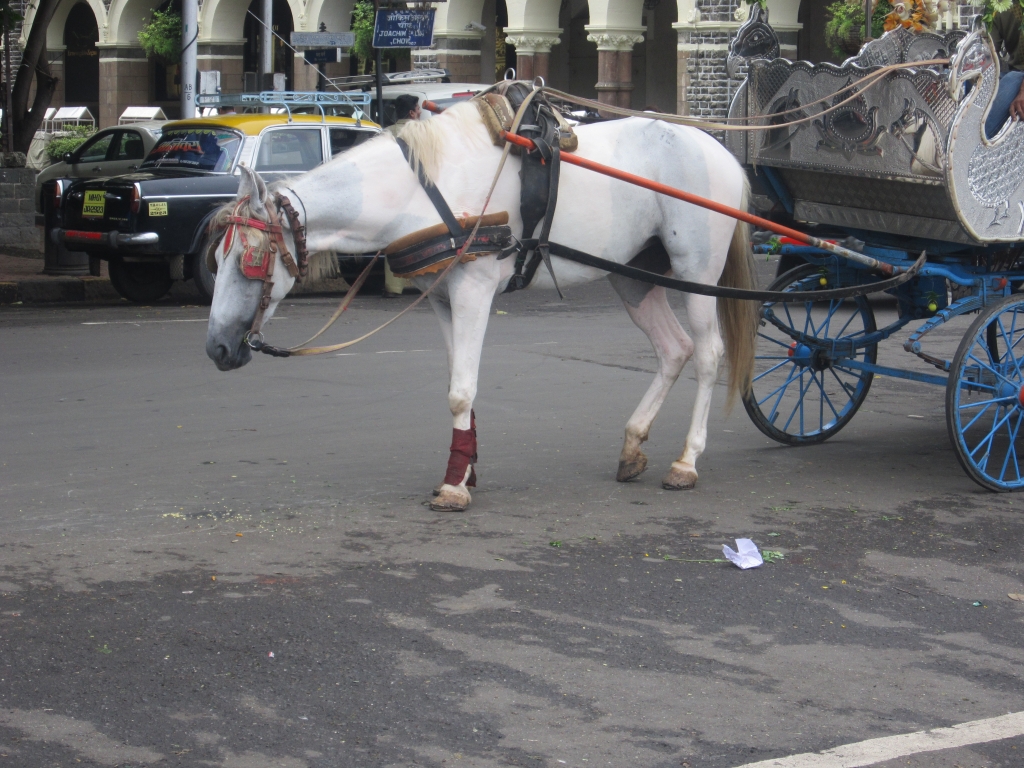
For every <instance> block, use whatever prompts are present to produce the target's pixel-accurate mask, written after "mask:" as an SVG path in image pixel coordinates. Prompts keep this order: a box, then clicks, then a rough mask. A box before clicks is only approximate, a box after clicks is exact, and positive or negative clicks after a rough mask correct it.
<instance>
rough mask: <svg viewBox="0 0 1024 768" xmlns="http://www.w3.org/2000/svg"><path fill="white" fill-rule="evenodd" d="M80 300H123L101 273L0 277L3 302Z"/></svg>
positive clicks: (49, 302) (54, 302) (44, 302)
mask: <svg viewBox="0 0 1024 768" xmlns="http://www.w3.org/2000/svg"><path fill="white" fill-rule="evenodd" d="M81 301H115V302H117V301H121V297H120V296H119V295H118V294H117V291H115V290H114V287H113V286H112V285H111V284H110V281H109V280H107V279H106V278H102V277H51V278H46V279H36V280H31V279H30V280H2V281H0V304H18V303H21V304H66V303H73V302H81Z"/></svg>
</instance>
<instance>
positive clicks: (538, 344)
mask: <svg viewBox="0 0 1024 768" xmlns="http://www.w3.org/2000/svg"><path fill="white" fill-rule="evenodd" d="M275 319H276V318H275ZM153 322H159V321H153ZM182 322H186V321H182ZM94 325H100V323H94ZM557 343H558V342H557V341H535V342H532V343H531V344H528V345H526V346H531V347H544V346H548V345H550V344H557ZM520 346H523V345H522V344H486V345H484V348H485V349H495V348H497V347H520ZM440 351H441V350H439V349H382V350H381V351H379V352H338V353H336V354H335V355H334V356H335V357H352V356H353V355H370V354H373V355H400V354H408V353H410V352H440Z"/></svg>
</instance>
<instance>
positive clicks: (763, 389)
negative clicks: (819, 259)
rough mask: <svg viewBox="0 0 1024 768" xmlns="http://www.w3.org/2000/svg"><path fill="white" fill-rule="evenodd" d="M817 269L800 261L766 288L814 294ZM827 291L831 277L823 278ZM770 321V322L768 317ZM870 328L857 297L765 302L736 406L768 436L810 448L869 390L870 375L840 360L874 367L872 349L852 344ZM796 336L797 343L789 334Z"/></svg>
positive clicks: (863, 301) (869, 316)
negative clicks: (847, 346) (747, 384)
mask: <svg viewBox="0 0 1024 768" xmlns="http://www.w3.org/2000/svg"><path fill="white" fill-rule="evenodd" d="M822 277H823V274H822V271H821V268H819V267H816V266H814V265H813V264H803V265H801V266H799V267H796V268H795V269H792V270H790V271H789V272H787V273H785V274H784V275H781V276H779V277H778V278H777V279H776V280H775V282H773V283H772V284H771V286H770V287H769V290H772V291H814V290H819V289H822V288H823V286H822V285H821V278H822ZM825 277H826V278H827V279H826V280H825V282H826V283H827V287H828V288H835V287H836V286H837V282H836V280H835V279H834V275H825ZM770 318H774V322H773V320H772V319H770ZM874 331H875V315H874V312H873V311H872V309H871V304H870V303H869V302H868V300H867V298H866V297H864V296H858V297H856V298H853V299H844V300H833V301H804V302H794V303H787V304H783V303H777V302H770V303H767V304H765V305H764V306H763V307H762V319H761V322H760V325H759V326H758V331H757V351H756V352H755V360H754V377H753V382H752V385H751V389H750V391H749V392H748V393H747V395H746V396H745V397H744V398H743V407H744V408H745V409H746V411H747V415H748V416H750V419H751V421H753V422H754V424H755V426H757V428H758V429H759V430H761V431H762V432H763V433H764V434H766V435H767V436H768V437H770V438H772V439H773V440H777V441H778V442H780V443H786V444H787V445H813V444H816V443H821V442H824V441H825V440H827V439H828V438H830V437H832V435H834V434H836V433H837V432H838V431H839V430H841V429H842V428H843V427H844V426H846V425H847V424H848V423H849V421H850V419H852V418H853V415H854V414H855V413H856V412H857V409H858V408H860V405H861V403H863V402H864V399H865V398H866V397H867V394H868V390H869V389H870V387H871V380H872V378H873V374H871V373H870V372H868V371H861V370H857V369H854V368H851V367H849V366H847V365H844V363H845V362H846V361H847V360H850V359H851V358H852V359H856V360H858V361H861V362H865V363H874V362H875V359H876V357H877V355H878V345H877V344H871V345H868V346H862V347H857V346H856V341H857V339H858V338H862V337H863V336H864V335H865V334H869V333H873V332H874ZM801 334H802V335H803V337H810V339H811V340H808V339H807V338H804V339H803V340H802V341H798V340H797V339H795V338H794V337H795V336H799V335H801ZM844 341H846V342H851V343H852V355H851V354H847V356H840V355H839V354H836V352H835V350H836V345H835V343H836V342H840V343H841V342H844Z"/></svg>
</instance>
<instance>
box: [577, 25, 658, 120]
mask: <svg viewBox="0 0 1024 768" xmlns="http://www.w3.org/2000/svg"><path fill="white" fill-rule="evenodd" d="M584 29H586V30H587V40H590V41H591V42H594V43H597V85H596V86H594V87H595V88H596V90H597V100H598V101H600V102H601V103H602V104H611V105H613V106H617V107H626V108H627V109H628V108H629V106H630V97H631V96H632V92H633V46H634V45H636V44H637V43H642V42H643V39H644V36H643V29H609V28H607V27H595V26H591V25H588V26H586V27H584Z"/></svg>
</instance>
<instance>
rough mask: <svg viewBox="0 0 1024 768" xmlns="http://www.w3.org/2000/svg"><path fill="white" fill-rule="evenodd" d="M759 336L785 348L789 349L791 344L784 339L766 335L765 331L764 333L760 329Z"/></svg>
mask: <svg viewBox="0 0 1024 768" xmlns="http://www.w3.org/2000/svg"><path fill="white" fill-rule="evenodd" d="M757 336H758V338H760V339H764V340H765V341H770V342H771V343H772V344H778V345H779V346H780V347H782V348H783V349H789V344H787V343H786V342H784V341H779V340H778V339H776V338H774V337H773V336H766V335H765V334H764V333H762V332H760V331H758V334H757Z"/></svg>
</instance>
